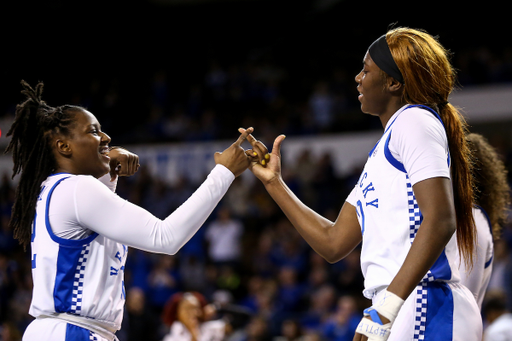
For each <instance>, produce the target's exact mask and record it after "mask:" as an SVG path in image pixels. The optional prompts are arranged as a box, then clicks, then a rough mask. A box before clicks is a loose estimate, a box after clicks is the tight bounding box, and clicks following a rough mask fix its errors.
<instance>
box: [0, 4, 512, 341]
mask: <svg viewBox="0 0 512 341" xmlns="http://www.w3.org/2000/svg"><path fill="white" fill-rule="evenodd" d="M501 6H503V5H501ZM0 7H1V10H0V13H2V20H1V22H0V28H1V30H0V37H1V43H2V58H1V60H2V61H1V62H0V66H1V67H0V77H1V78H0V90H1V92H0V129H1V130H2V137H1V138H0V147H1V148H4V147H5V146H6V144H7V143H8V139H7V138H6V137H5V133H6V132H7V129H8V127H9V125H10V122H12V118H13V114H14V110H15V105H16V104H17V103H18V102H19V101H20V100H21V99H22V97H21V95H20V89H21V86H20V85H19V83H20V80H21V79H24V80H26V81H28V82H29V83H31V84H33V85H35V83H36V82H37V81H44V83H45V92H44V98H45V99H46V101H47V102H48V103H49V104H50V105H60V104H64V103H71V104H80V105H83V106H86V107H88V108H89V109H90V110H91V111H92V112H93V113H94V114H95V115H96V116H97V117H98V119H99V120H100V122H101V123H102V125H103V130H104V131H106V132H107V133H108V134H109V135H110V136H111V137H112V139H113V143H112V144H113V145H123V146H127V147H128V148H130V149H132V150H134V151H136V152H138V153H139V155H140V156H141V164H142V165H143V167H142V169H141V171H140V172H139V174H138V175H137V176H135V177H133V178H132V179H122V180H121V181H120V184H119V194H120V195H121V196H123V197H125V198H127V199H129V200H130V201H133V202H136V203H138V204H140V205H142V206H143V207H145V208H146V209H148V210H150V211H151V212H152V213H154V214H155V215H157V216H159V217H164V216H165V215H166V214H168V213H169V212H170V211H172V210H173V209H175V208H176V207H177V206H178V205H179V204H180V203H181V202H183V200H185V199H186V198H187V197H188V195H190V193H191V192H192V191H193V190H194V189H195V188H197V186H198V184H199V183H200V181H202V180H201V179H202V178H204V176H205V174H206V172H207V171H208V170H209V169H210V168H211V166H212V162H213V161H212V157H211V155H212V153H213V152H214V151H217V150H221V149H223V148H225V147H226V146H227V145H229V144H230V143H231V142H232V141H233V140H234V139H235V138H236V137H237V132H236V129H237V128H238V127H240V126H244V127H247V126H249V125H252V126H254V127H255V129H256V131H255V135H256V136H258V137H259V138H261V139H262V140H263V142H265V143H266V144H267V145H268V146H270V145H271V143H272V141H273V138H274V137H275V136H277V135H278V134H280V133H285V134H286V135H287V136H288V138H287V140H286V141H285V144H284V146H283V156H284V159H285V162H284V166H283V167H284V170H285V176H286V177H287V181H288V182H289V184H290V186H291V187H292V189H293V190H294V191H296V193H297V194H298V195H299V196H300V197H301V198H302V199H303V200H304V201H305V202H306V203H308V204H309V205H311V206H312V207H313V208H315V209H317V210H318V211H320V212H321V213H323V214H325V215H326V216H328V217H331V218H332V219H334V218H335V215H336V214H337V212H338V211H339V208H340V207H341V204H342V202H343V200H344V198H345V197H346V194H347V192H348V190H349V189H350V187H351V186H352V185H353V183H354V179H355V178H357V176H358V171H359V170H360V167H361V165H362V163H363V162H364V155H365V153H366V151H367V150H368V149H369V148H370V147H371V146H372V145H373V143H374V142H375V141H376V139H378V137H379V135H380V133H381V129H382V127H380V122H379V121H378V119H376V118H373V117H369V116H366V115H363V114H362V113H361V112H360V110H359V105H358V102H357V91H356V87H355V86H356V84H355V81H354V76H355V75H356V74H357V73H358V72H359V70H360V69H361V65H362V58H363V56H364V53H365V52H366V48H367V47H368V45H369V44H370V43H371V42H372V41H373V40H375V39H376V38H377V37H378V36H380V35H381V34H383V33H385V31H386V30H387V28H388V27H390V26H393V25H394V26H409V27H414V28H423V29H425V30H426V31H427V32H429V33H431V34H433V35H437V36H439V37H440V41H441V43H442V44H443V45H444V46H445V47H447V48H448V49H449V50H450V51H452V52H453V59H452V62H453V64H454V66H455V67H456V68H457V69H458V74H459V83H460V86H459V89H458V90H457V92H456V93H455V94H454V95H453V96H452V98H451V99H450V100H451V102H452V103H454V104H457V105H459V106H461V107H463V109H464V111H465V113H466V116H467V117H468V120H469V123H470V125H471V131H474V132H480V133H482V134H484V135H485V136H486V137H487V138H489V140H490V141H491V143H492V144H493V145H494V146H495V147H496V148H498V150H499V152H500V154H501V155H502V156H503V159H504V160H505V162H506V164H507V166H509V165H510V161H511V156H512V154H511V150H512V148H511V147H512V144H511V143H512V141H511V133H512V44H511V43H510V38H509V35H510V33H511V29H510V26H509V24H510V19H509V14H508V13H507V11H506V10H505V8H501V7H500V4H498V3H497V2H477V3H474V2H472V3H469V2H460V1H439V2H424V3H417V2H410V1H393V2H387V1H380V2H376V1H366V2H363V1H344V0H307V1H306V0H304V1H290V0H231V1H228V0H226V1H221V0H153V1H149V0H148V1H135V0H132V1H96V0H94V1H72V2H71V1H64V0H55V1H23V0H21V1H16V2H4V3H2V4H1V5H0ZM10 168H11V163H10V158H9V156H2V157H0V172H2V174H1V175H2V185H1V188H0V197H1V198H0V211H1V219H0V224H1V225H0V226H1V233H0V323H1V326H0V329H1V330H2V333H0V334H1V335H2V336H0V340H11V339H12V340H16V339H17V337H19V335H20V334H21V333H22V332H23V330H24V328H25V326H26V325H27V323H29V322H30V317H29V316H28V314H27V311H28V304H29V302H30V295H31V292H30V290H31V278H30V263H29V255H28V254H27V253H24V252H23V250H21V249H20V248H19V247H18V246H17V245H16V242H15V241H13V240H12V231H9V229H8V227H7V221H8V218H9V214H10V205H12V195H13V186H14V184H15V180H14V181H13V180H10V179H9V176H10V173H9V170H10ZM509 168H510V167H509ZM253 180H254V179H253V177H252V175H251V174H250V173H245V174H244V175H243V176H242V177H241V179H240V181H238V180H237V181H236V182H235V184H234V185H233V187H232V188H231V189H230V191H229V192H228V195H227V196H226V198H225V199H223V201H222V202H221V206H222V207H223V208H227V210H229V211H230V215H231V221H230V223H229V224H228V223H226V225H229V226H231V228H233V229H234V230H237V231H240V236H239V238H238V239H237V238H234V239H233V240H232V241H231V242H233V243H234V244H232V245H230V246H229V247H231V248H233V249H235V250H236V249H238V250H239V251H238V253H236V252H235V254H237V256H236V258H234V259H231V260H230V261H229V262H226V261H225V260H222V259H216V255H215V253H214V251H213V250H212V245H213V244H215V243H217V242H218V240H217V239H216V237H215V236H214V233H213V232H212V233H207V232H206V231H208V229H209V227H210V225H211V224H212V223H219V221H220V217H219V214H218V212H217V211H216V212H214V214H213V215H212V217H211V218H210V219H209V220H208V222H207V223H206V224H205V226H204V227H203V228H202V229H201V230H200V232H199V233H198V235H197V236H196V237H194V238H193V239H192V240H191V242H190V243H189V244H187V245H186V246H185V247H184V249H183V250H182V251H180V253H178V255H176V256H174V257H165V256H155V255H148V254H145V253H142V252H137V251H135V250H131V252H130V259H129V260H128V264H127V269H126V277H127V281H126V283H127V290H128V295H129V296H130V292H131V291H130V289H133V288H141V289H142V291H143V292H144V294H145V307H146V309H145V310H144V313H143V314H142V315H138V314H139V313H138V312H135V311H131V310H130V309H127V313H126V322H125V326H124V327H123V330H122V332H120V333H119V337H120V339H121V341H124V340H132V339H142V338H139V337H140V336H139V335H144V336H145V338H144V340H159V339H161V338H162V336H163V334H164V333H165V330H166V329H165V327H164V326H163V324H162V323H161V322H160V320H159V314H160V312H161V309H162V306H163V304H164V303H165V301H166V300H167V299H168V298H169V297H170V296H171V295H172V294H173V293H175V292H179V291H184V290H199V291H200V292H202V293H203V294H204V295H205V296H206V297H207V299H208V300H210V301H212V300H216V299H219V297H220V296H222V295H220V294H219V292H220V293H224V294H226V292H228V293H229V295H227V296H231V298H230V300H231V302H232V303H236V304H239V305H242V306H245V307H247V308H248V309H250V310H251V312H252V314H253V317H252V318H251V319H250V320H249V321H246V323H242V324H240V325H239V326H238V329H237V333H238V334H236V333H235V334H234V335H233V336H232V337H231V339H230V341H239V340H249V339H251V340H254V341H256V340H270V339H273V338H276V337H279V336H283V332H282V329H281V327H282V325H283V322H284V321H287V320H292V319H293V320H295V321H298V323H299V325H300V326H301V327H302V331H303V333H304V334H307V335H308V336H310V337H315V338H318V339H322V340H326V341H330V340H337V341H340V340H344V338H343V337H345V336H340V335H341V334H340V333H341V332H339V333H338V335H334V334H333V333H334V332H333V331H332V330H333V328H334V327H333V324H332V321H333V320H335V317H336V316H338V317H339V316H341V315H343V314H345V315H346V316H349V317H350V316H353V319H354V320H357V318H358V317H359V316H360V311H361V308H363V307H365V306H366V305H368V302H367V301H365V300H364V299H362V298H361V297H362V295H361V277H360V269H359V267H358V266H359V265H358V256H357V250H356V252H354V255H353V256H352V257H350V258H348V259H347V260H344V261H342V262H339V263H338V264H335V265H328V264H327V263H326V262H324V261H323V260H321V259H318V256H316V255H315V254H314V253H313V252H312V251H311V249H310V248H309V247H308V246H307V245H305V244H304V242H303V241H302V239H301V238H300V237H298V236H297V234H296V233H295V231H294V230H293V228H292V227H290V225H289V224H288V223H287V222H286V220H285V219H284V218H283V216H282V214H281V213H280V212H279V211H278V210H277V208H276V207H275V205H274V204H273V202H272V201H271V200H270V199H269V197H268V195H267V194H266V193H265V192H264V190H262V188H261V186H259V184H258V183H257V182H255V181H253ZM219 224H220V225H222V224H221V223H219ZM219 224H218V225H219ZM233 226H235V227H233ZM211 230H213V229H211ZM212 235H213V236H212ZM511 235H512V234H511V229H510V227H507V228H506V229H505V233H504V238H503V239H502V241H500V242H499V248H498V250H499V253H497V254H496V255H495V266H496V268H498V269H500V272H499V274H498V275H497V276H495V278H494V279H493V280H492V282H491V284H492V285H493V289H498V290H503V291H505V292H507V294H508V307H509V309H511V308H512V302H511V300H512V299H511V295H510V291H511V290H512V282H511V278H512V270H511V265H512V262H511V261H510V257H511V256H510V253H509V250H510V247H511V244H512V238H511ZM224 296H226V295H224ZM347 300H349V301H350V300H352V301H353V302H354V306H353V307H352V308H350V307H351V306H350V304H349V305H348V308H347V304H346V302H347ZM342 302H345V303H342ZM137 316H138V317H137ZM258 318H260V321H263V322H264V325H265V328H261V329H257V328H254V326H255V325H256V322H257V321H258ZM134 319H142V320H143V321H147V323H142V325H141V324H134V323H130V321H134ZM345 320H347V321H351V319H350V318H345ZM251 326H252V327H251ZM346 327H347V330H350V328H351V327H350V323H349V322H347V324H346ZM329 328H331V329H329ZM334 330H337V329H336V328H334ZM8 334H10V336H9V335H8ZM348 334H350V333H348ZM348 334H347V335H348ZM9 337H10V338H9ZM346 339H347V340H351V336H346Z"/></svg>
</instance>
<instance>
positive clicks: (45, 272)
mask: <svg viewBox="0 0 512 341" xmlns="http://www.w3.org/2000/svg"><path fill="white" fill-rule="evenodd" d="M22 85H23V88H24V90H23V91H22V93H23V94H24V95H25V96H26V100H25V101H24V102H23V103H21V104H19V105H18V106H17V108H16V117H15V120H14V123H13V124H12V126H11V128H10V130H9V132H8V136H12V140H11V141H10V143H9V145H8V147H7V149H6V152H12V154H13V161H14V168H13V173H14V174H13V177H14V176H15V175H16V174H18V173H20V175H21V176H20V180H19V184H18V187H17V189H16V198H15V203H14V206H13V211H12V217H11V222H10V224H11V227H12V228H13V229H14V235H15V237H16V238H17V239H18V240H19V242H20V243H21V244H22V245H23V246H25V247H26V246H27V245H29V243H30V245H31V252H32V275H33V282H34V288H33V295H32V302H31V306H30V311H29V313H30V314H31V315H32V316H34V317H35V318H36V319H35V320H34V321H33V322H32V323H31V324H30V325H29V326H28V327H27V330H26V331H25V334H24V336H23V340H26V341H29V340H37V341H45V340H53V341H55V340H74V341H81V340H115V339H116V336H115V334H114V333H115V332H116V331H117V330H118V329H119V328H120V326H121V320H122V315H123V307H124V302H125V292H124V282H123V276H124V275H123V272H124V271H123V269H124V265H125V261H126V253H127V247H128V246H131V247H134V248H138V249H142V250H145V251H150V252H156V253H166V254H175V253H176V252H177V251H178V250H179V249H180V248H181V247H182V246H183V244H185V243H186V242H187V241H188V240H189V239H190V238H191V237H192V236H193V235H194V233H195V232H196V231H197V230H198V229H199V227H200V226H201V225H202V224H203V223H204V221H205V220H206V218H207V217H208V216H209V215H210V213H211V212H212V210H213V209H214V207H215V206H216V205H217V203H218V202H219V201H220V199H221V198H222V197H223V195H224V194H225V193H226V191H227V189H228V187H229V186H230V184H231V182H232V181H233V180H234V178H235V177H236V176H238V175H240V174H241V173H242V172H243V171H244V170H245V169H246V168H247V167H248V165H249V162H250V157H249V156H247V155H246V153H245V151H244V149H243V148H242V147H241V143H242V142H243V140H244V139H245V138H246V136H247V134H248V133H247V131H252V130H253V129H252V128H249V129H248V130H247V131H244V132H243V133H242V134H241V135H240V137H239V138H238V140H237V141H236V142H235V143H233V144H232V145H231V146H230V147H229V148H227V149H226V150H224V152H222V153H215V155H214V159H215V163H216V166H215V167H214V168H213V170H212V171H211V173H210V174H209V175H208V177H207V179H206V180H205V181H204V183H203V184H202V185H201V186H200V187H199V188H198V189H197V191H196V192H195V193H194V194H192V196H191V197H190V198H189V199H188V200H187V201H186V202H185V203H184V204H183V205H182V206H181V207H179V208H178V209H177V210H176V211H174V212H173V213H172V214H171V215H169V216H168V217H167V218H166V219H164V220H160V219H158V218H156V217H154V216H153V215H152V214H150V213H149V212H147V211H145V210H144V209H142V208H140V207H138V206H136V205H134V204H131V203H130V202H128V201H125V200H123V199H121V198H120V197H119V196H117V195H116V194H115V193H113V191H112V190H113V189H114V188H115V185H116V179H117V175H123V176H125V175H126V176H128V175H131V174H134V173H135V172H136V171H137V168H138V157H137V156H136V155H134V154H132V153H130V152H128V151H126V150H124V149H122V148H109V143H110V137H109V136H108V135H107V134H105V133H104V132H103V131H101V126H100V124H99V122H98V120H97V119H96V117H95V116H94V115H93V114H91V113H90V112H89V111H87V110H86V109H84V108H82V107H79V106H71V105H64V106H60V107H55V108H54V107H51V106H49V105H47V104H46V103H45V102H44V101H43V100H42V99H41V94H42V90H43V84H42V83H39V84H37V86H36V88H35V89H33V88H31V87H30V86H29V85H28V84H27V83H26V82H22ZM108 173H110V178H111V180H112V181H109V174H108ZM98 179H99V180H100V181H99V180H98ZM102 182H103V183H102ZM105 184H106V185H107V186H105Z"/></svg>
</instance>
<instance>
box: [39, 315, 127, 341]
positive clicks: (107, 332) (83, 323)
mask: <svg viewBox="0 0 512 341" xmlns="http://www.w3.org/2000/svg"><path fill="white" fill-rule="evenodd" d="M37 318H38V319H43V318H54V319H58V320H62V321H65V322H67V323H70V324H73V325H75V326H78V327H81V328H84V329H87V330H90V331H92V332H94V333H96V334H98V335H100V336H101V337H103V338H105V339H107V340H109V341H119V339H118V338H117V336H116V335H115V332H116V331H117V330H116V329H114V328H105V327H104V326H103V325H100V323H99V322H98V321H95V320H93V319H90V318H87V317H83V316H76V315H71V314H66V313H55V314H51V315H40V316H38V317H37Z"/></svg>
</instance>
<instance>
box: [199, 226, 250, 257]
mask: <svg viewBox="0 0 512 341" xmlns="http://www.w3.org/2000/svg"><path fill="white" fill-rule="evenodd" d="M242 233H243V225H242V223H241V222H240V221H239V220H235V219H229V220H227V221H214V222H212V223H211V224H210V225H208V226H207V227H206V231H205V238H206V240H207V241H208V242H209V243H210V247H209V255H210V257H211V259H212V260H213V261H216V262H223V261H234V260H237V259H238V258H239V257H240V254H241V245H240V238H241V237H242Z"/></svg>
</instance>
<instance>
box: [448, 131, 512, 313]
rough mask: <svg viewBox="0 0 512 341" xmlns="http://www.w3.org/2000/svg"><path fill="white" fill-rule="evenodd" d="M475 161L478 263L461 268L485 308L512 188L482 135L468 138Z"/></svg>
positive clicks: (463, 275) (493, 150)
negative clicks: (497, 245) (471, 267)
mask: <svg viewBox="0 0 512 341" xmlns="http://www.w3.org/2000/svg"><path fill="white" fill-rule="evenodd" d="M466 139H467V141H468V143H469V148H470V150H471V153H472V154H473V158H474V163H475V164H474V167H473V178H474V183H475V188H476V191H475V204H476V205H475V207H474V208H473V217H474V219H475V225H476V230H477V241H478V242H477V247H476V259H475V262H474V266H473V269H472V271H470V269H467V268H466V264H465V263H464V262H460V260H458V263H457V264H458V265H460V275H461V282H462V284H464V285H465V286H466V287H468V289H469V290H470V291H471V292H472V293H473V295H474V296H475V298H476V301H477V303H478V306H479V308H480V309H481V308H482V302H483V300H484V296H485V292H486V290H487V286H488V285H489V280H490V279H491V272H492V262H493V255H494V243H493V236H494V238H497V239H498V238H500V235H501V229H502V227H503V226H504V225H505V224H506V222H507V220H508V207H509V205H510V186H509V184H508V181H507V170H506V168H505V165H504V164H503V161H502V160H501V159H500V158H499V156H498V154H497V153H496V150H495V149H494V148H493V147H492V146H491V145H490V144H489V142H488V141H487V139H486V138H485V137H483V136H482V135H480V134H469V135H468V136H467V137H466Z"/></svg>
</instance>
